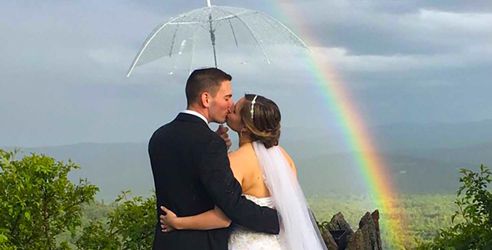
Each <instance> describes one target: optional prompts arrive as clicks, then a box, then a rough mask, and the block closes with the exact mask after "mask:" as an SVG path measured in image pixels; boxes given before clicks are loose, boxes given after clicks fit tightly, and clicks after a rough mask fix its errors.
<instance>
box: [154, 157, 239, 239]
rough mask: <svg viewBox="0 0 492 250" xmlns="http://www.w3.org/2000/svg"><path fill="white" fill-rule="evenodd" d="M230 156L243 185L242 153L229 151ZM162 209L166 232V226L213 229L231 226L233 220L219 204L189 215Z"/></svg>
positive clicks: (183, 228)
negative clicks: (179, 214)
mask: <svg viewBox="0 0 492 250" xmlns="http://www.w3.org/2000/svg"><path fill="white" fill-rule="evenodd" d="M228 156H229V161H230V166H231V170H232V173H233V174H234V178H236V179H237V181H238V182H239V184H240V185H241V186H242V185H243V179H244V178H243V172H242V168H241V164H240V163H239V162H241V159H240V155H237V154H235V153H234V152H232V153H229V154H228ZM161 209H162V211H164V213H165V214H166V215H165V216H164V215H161V216H160V223H161V227H162V228H163V232H166V231H165V230H164V229H165V228H167V229H170V230H172V229H177V230H187V229H188V230H211V229H217V228H224V227H229V226H230V225H231V220H230V219H229V218H227V216H226V215H225V214H224V213H223V212H222V210H220V208H218V207H217V206H215V208H214V209H213V210H209V211H206V212H203V213H201V214H198V215H193V216H188V217H177V216H176V214H175V213H174V212H173V211H171V210H169V209H167V208H166V207H161ZM170 230H169V231H170Z"/></svg>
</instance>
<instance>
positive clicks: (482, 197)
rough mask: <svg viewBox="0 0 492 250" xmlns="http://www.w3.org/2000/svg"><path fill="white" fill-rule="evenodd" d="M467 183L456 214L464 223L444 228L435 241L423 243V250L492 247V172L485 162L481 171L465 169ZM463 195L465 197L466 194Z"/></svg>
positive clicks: (462, 249) (463, 185) (464, 179)
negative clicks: (490, 185) (489, 185)
mask: <svg viewBox="0 0 492 250" xmlns="http://www.w3.org/2000/svg"><path fill="white" fill-rule="evenodd" d="M461 173H462V174H463V175H464V177H462V178H460V182H461V183H463V184H462V186H461V187H460V188H459V190H458V193H457V196H458V197H457V199H456V201H455V203H456V205H458V211H456V213H455V214H454V215H453V216H452V221H453V223H454V221H455V219H456V218H460V219H461V221H462V222H460V223H457V224H456V225H454V226H453V227H451V228H449V229H447V230H441V231H440V233H439V235H437V236H436V237H435V238H434V239H433V240H432V241H431V242H428V243H420V245H419V248H418V249H420V250H428V249H432V250H475V249H476V250H479V249H480V250H488V249H492V193H491V192H490V190H489V189H488V188H487V187H488V184H490V183H491V182H492V178H491V172H490V170H489V169H488V168H486V167H484V166H483V165H482V166H480V173H475V172H473V171H471V170H467V169H462V170H461ZM462 195H463V196H462Z"/></svg>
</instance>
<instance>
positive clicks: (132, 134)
mask: <svg viewBox="0 0 492 250" xmlns="http://www.w3.org/2000/svg"><path fill="white" fill-rule="evenodd" d="M205 2H206V1H205V0H203V1H202V0H200V1H178V0H169V1H156V0H145V1H136V0H118V1H116V0H106V1H95V0H84V1H82V0H73V1H59V0H44V1H39V0H37V1H34V0H31V1H29V0H19V1H14V0H6V1H2V2H1V3H0V34H2V38H1V39H0V55H1V57H0V146H43V145H63V144H71V143H79V142H144V141H146V140H147V139H148V138H149V137H150V135H151V133H152V132H153V131H154V130H155V129H156V128H157V127H158V126H160V125H161V124H164V123H166V122H168V121H169V120H171V119H172V118H174V116H175V115H176V113H177V112H178V111H180V110H182V109H184V108H185V100H184V93H183V92H184V85H183V83H184V82H185V80H186V77H187V75H186V74H185V73H176V74H172V75H170V74H169V72H167V71H159V70H150V69H149V68H146V67H145V66H143V67H141V68H137V69H136V70H135V72H134V74H133V75H132V76H131V77H130V78H126V71H127V70H128V68H129V66H130V63H131V61H132V60H133V58H134V56H135V54H136V53H137V51H138V50H139V48H140V46H141V44H142V43H143V41H144V40H145V39H146V37H147V36H148V35H149V34H150V32H151V31H152V30H153V29H154V27H155V26H157V25H158V24H159V23H161V22H163V21H167V20H169V19H170V18H171V17H173V16H177V15H179V14H180V13H182V12H186V11H188V10H191V9H194V8H200V7H203V6H205ZM281 2H282V3H281ZM212 4H215V5H229V6H235V7H243V8H249V9H256V10H259V11H261V12H264V13H266V14H268V15H270V16H272V17H274V18H276V19H278V20H280V21H282V22H283V23H284V24H286V25H287V26H288V27H289V28H291V29H292V30H293V31H294V32H295V33H297V34H300V35H301V34H311V35H310V36H309V37H301V38H304V40H305V41H306V43H307V44H308V46H310V47H311V49H312V50H313V52H314V53H315V54H316V55H317V56H318V57H319V58H323V60H325V61H326V62H327V64H328V65H330V67H332V68H334V69H335V72H336V75H337V77H338V78H339V79H340V83H342V84H343V86H344V88H345V89H346V90H347V93H348V95H349V97H350V99H351V100H352V102H353V104H354V106H355V107H356V108H357V110H358V112H359V114H360V115H361V117H363V120H364V121H365V124H366V125H367V126H378V125H384V124H391V123H400V122H408V123H458V122H474V121H482V120H487V119H492V98H491V93H492V84H491V79H492V73H491V72H492V71H491V70H490V68H491V67H492V4H491V3H490V2H489V1H424V0H422V1H404V0H402V1H388V0H386V1H379V0H373V1H329V0H323V1H321V0H304V1H297V2H294V1H270V0H267V1H265V0H261V1H260V0H249V1H225V0H221V1H218V0H216V1H214V0H212ZM303 63H305V61H303V60H298V61H297V64H298V65H296V63H295V62H291V63H288V64H287V63H285V64H282V63H278V64H276V65H272V66H258V65H246V66H245V65H227V66H224V67H223V68H225V69H226V71H228V72H229V73H231V74H232V75H233V77H234V80H233V90H234V91H235V94H236V98H239V96H240V95H241V94H243V93H245V92H256V93H260V94H263V95H265V96H267V97H270V98H272V99H273V100H275V101H276V102H277V103H278V104H279V106H280V108H281V110H282V112H283V120H284V122H283V126H284V127H290V128H300V129H302V128H306V129H308V128H320V127H321V128H325V129H326V130H330V129H336V127H337V121H336V120H334V118H333V116H332V115H331V114H330V109H329V107H327V104H326V103H327V102H326V101H325V100H323V98H324V95H323V93H322V91H321V90H320V88H319V87H318V86H317V84H316V83H315V82H313V80H312V79H313V78H312V76H311V75H310V74H311V73H312V72H311V71H309V70H307V69H306V67H305V66H304V65H303Z"/></svg>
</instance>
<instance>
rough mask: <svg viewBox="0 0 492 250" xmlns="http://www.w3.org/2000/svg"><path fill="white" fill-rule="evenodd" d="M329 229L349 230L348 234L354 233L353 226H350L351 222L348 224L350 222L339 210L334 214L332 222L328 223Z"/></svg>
mask: <svg viewBox="0 0 492 250" xmlns="http://www.w3.org/2000/svg"><path fill="white" fill-rule="evenodd" d="M328 229H329V230H330V231H336V230H347V231H348V236H350V235H351V234H353V233H354V231H353V230H352V228H350V224H348V222H347V221H346V220H345V217H343V214H342V213H341V212H338V213H337V214H335V215H333V217H332V218H331V221H330V223H329V224H328Z"/></svg>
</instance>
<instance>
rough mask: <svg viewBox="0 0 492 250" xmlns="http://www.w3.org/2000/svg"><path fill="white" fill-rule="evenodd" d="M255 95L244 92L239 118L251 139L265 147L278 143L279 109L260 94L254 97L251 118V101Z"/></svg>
mask: <svg viewBox="0 0 492 250" xmlns="http://www.w3.org/2000/svg"><path fill="white" fill-rule="evenodd" d="M255 96H256V95H252V94H246V95H245V96H244V99H245V100H244V104H243V107H242V109H241V119H242V121H243V123H244V125H245V126H246V128H247V129H248V131H249V132H250V133H251V139H252V140H253V141H260V142H262V143H263V145H265V147H266V148H271V147H273V146H277V145H278V140H279V138H280V119H281V116H280V110H279V108H278V106H277V104H275V102H273V101H272V100H270V99H267V98H265V97H263V96H261V95H258V96H257V97H256V100H255V103H254V105H253V108H254V112H253V119H251V107H252V105H251V103H252V101H253V99H254V98H255Z"/></svg>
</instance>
